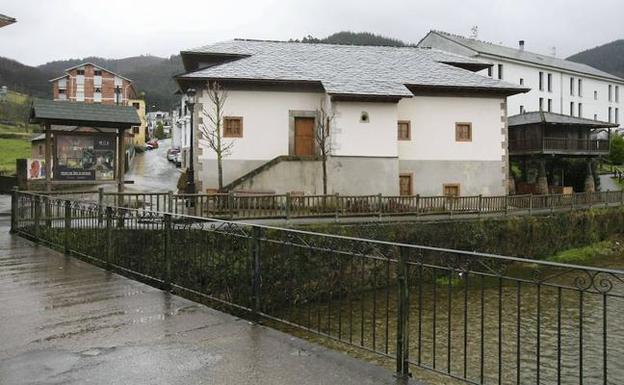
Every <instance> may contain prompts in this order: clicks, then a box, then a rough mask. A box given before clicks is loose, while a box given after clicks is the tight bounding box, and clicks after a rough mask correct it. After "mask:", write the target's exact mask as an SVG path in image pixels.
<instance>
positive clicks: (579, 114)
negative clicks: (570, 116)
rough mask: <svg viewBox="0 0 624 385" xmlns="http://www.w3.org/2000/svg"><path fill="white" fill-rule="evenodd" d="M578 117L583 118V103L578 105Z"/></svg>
mask: <svg viewBox="0 0 624 385" xmlns="http://www.w3.org/2000/svg"><path fill="white" fill-rule="evenodd" d="M578 117H579V118H582V117H583V103H579V104H578Z"/></svg>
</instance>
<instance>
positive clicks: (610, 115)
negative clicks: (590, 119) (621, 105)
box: [608, 107, 613, 123]
mask: <svg viewBox="0 0 624 385" xmlns="http://www.w3.org/2000/svg"><path fill="white" fill-rule="evenodd" d="M608 115H609V123H611V122H612V121H613V116H612V115H613V109H612V108H611V107H609V112H608Z"/></svg>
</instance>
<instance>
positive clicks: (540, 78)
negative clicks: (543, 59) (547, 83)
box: [539, 71, 544, 91]
mask: <svg viewBox="0 0 624 385" xmlns="http://www.w3.org/2000/svg"><path fill="white" fill-rule="evenodd" d="M539 90H540V91H544V73H543V72H542V71H540V72H539Z"/></svg>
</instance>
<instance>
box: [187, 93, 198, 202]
mask: <svg viewBox="0 0 624 385" xmlns="http://www.w3.org/2000/svg"><path fill="white" fill-rule="evenodd" d="M195 93H196V92H195V89H194V88H189V89H188V90H186V96H187V98H186V106H187V107H188V109H189V112H190V113H191V135H190V146H191V149H190V157H191V159H190V162H189V167H188V170H187V172H186V192H187V193H188V194H195V192H196V189H195V168H194V163H195V156H194V153H195V151H194V149H193V147H195V146H194V144H193V136H194V129H193V128H194V126H193V123H194V122H193V120H194V119H193V115H194V111H193V110H194V109H195Z"/></svg>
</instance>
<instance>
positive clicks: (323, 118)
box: [315, 103, 334, 195]
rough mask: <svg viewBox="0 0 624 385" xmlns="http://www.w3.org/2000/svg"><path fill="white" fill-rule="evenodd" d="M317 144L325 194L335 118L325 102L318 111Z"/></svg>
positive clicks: (324, 193) (325, 192)
mask: <svg viewBox="0 0 624 385" xmlns="http://www.w3.org/2000/svg"><path fill="white" fill-rule="evenodd" d="M316 115H317V119H316V134H315V140H316V145H317V147H318V149H319V155H320V158H321V163H322V167H323V195H327V160H328V159H329V156H330V155H331V140H330V137H329V132H330V125H331V122H332V121H333V120H334V113H333V112H331V113H329V112H328V111H327V110H326V108H325V107H323V104H322V103H321V108H320V109H319V110H317V111H316Z"/></svg>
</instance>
